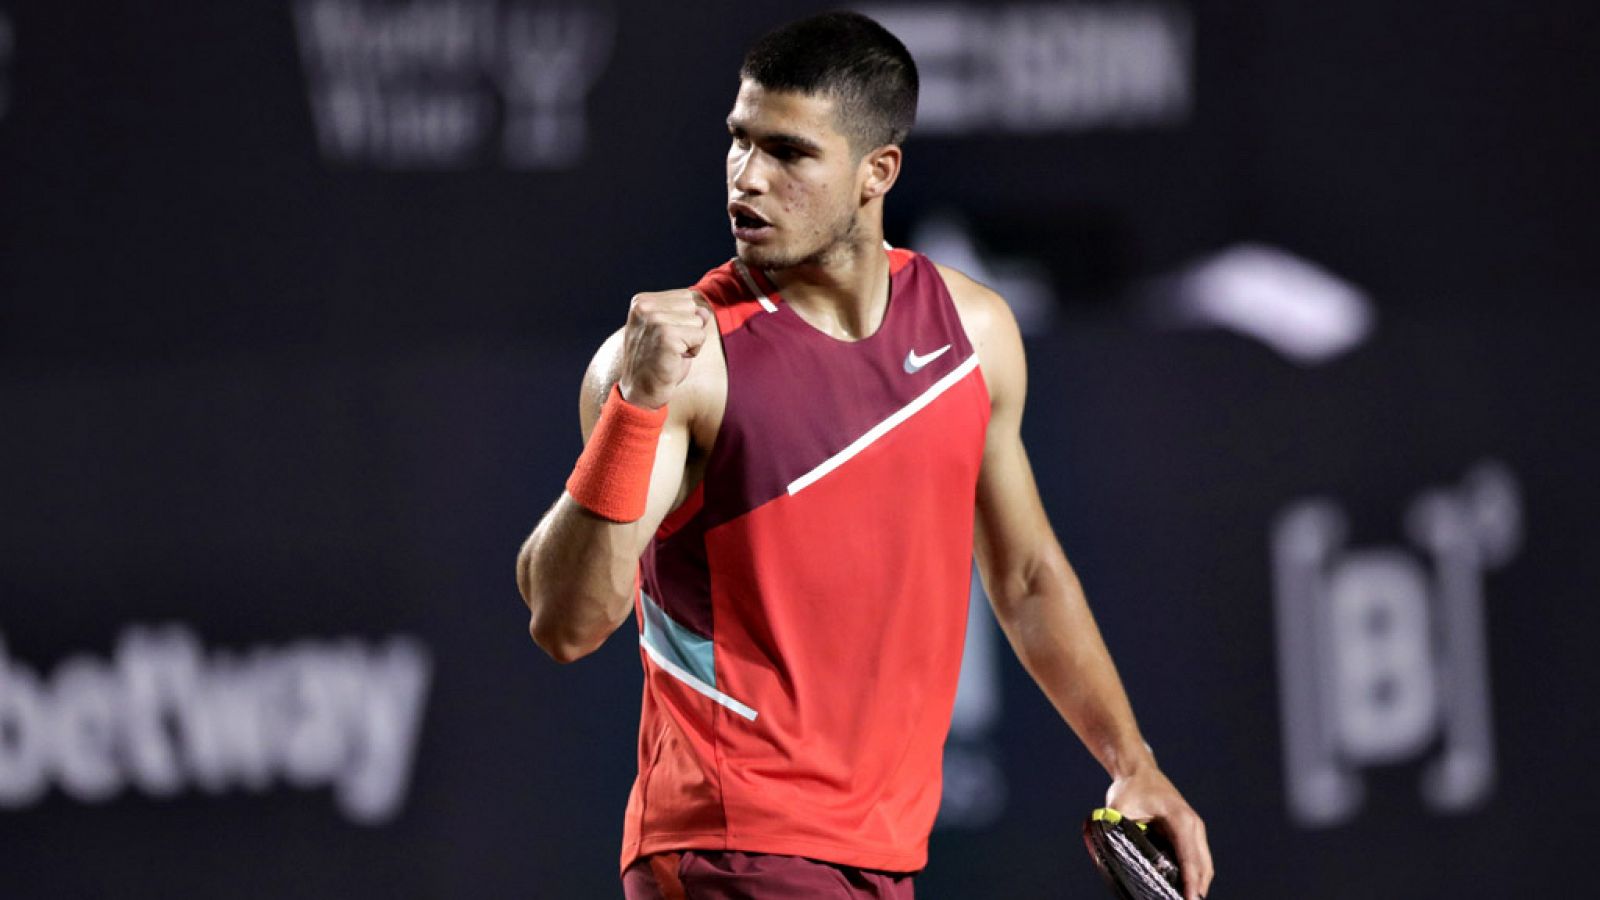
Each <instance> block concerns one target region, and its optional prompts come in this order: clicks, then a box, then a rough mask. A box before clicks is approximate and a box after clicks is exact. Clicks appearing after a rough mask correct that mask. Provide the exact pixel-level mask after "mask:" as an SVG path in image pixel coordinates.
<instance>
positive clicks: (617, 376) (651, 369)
mask: <svg viewBox="0 0 1600 900" xmlns="http://www.w3.org/2000/svg"><path fill="white" fill-rule="evenodd" d="M701 303H703V301H701V300H699V298H698V295H695V294H693V293H692V292H690V291H668V292H664V293H658V294H640V295H639V296H638V297H635V298H634V301H633V304H632V306H631V308H630V310H629V315H628V324H627V325H626V326H625V327H623V328H622V329H621V330H619V331H617V333H615V334H613V335H612V336H611V337H610V338H609V339H608V340H606V342H605V343H604V344H602V345H601V347H600V350H599V351H598V352H597V353H596V354H595V356H594V359H593V360H592V361H591V362H590V363H589V368H588V371H587V372H585V374H584V378H583V387H582V389H581V390H580V392H579V400H578V417H579V423H580V424H581V426H582V428H583V438H584V442H585V449H586V457H593V456H595V454H594V453H593V452H592V451H594V450H596V449H598V448H592V447H590V446H589V444H590V443H591V440H592V439H593V437H594V434H595V429H596V425H597V424H598V423H599V421H600V418H601V415H602V412H603V410H605V407H606V405H607V403H608V398H609V402H611V403H617V402H619V401H620V402H626V403H631V404H632V405H633V406H634V407H635V408H636V409H637V410H656V409H659V408H661V407H662V406H665V407H666V409H667V415H666V421H665V422H664V423H663V424H662V425H661V431H660V436H659V437H658V438H657V439H656V446H655V457H654V462H653V463H652V464H650V465H649V493H648V496H647V499H646V501H645V508H644V514H643V515H642V516H641V517H639V518H637V519H633V520H631V521H617V520H616V519H615V518H614V514H613V517H612V518H608V517H607V516H604V515H601V514H600V513H598V512H596V511H594V510H591V509H589V508H586V507H585V506H584V505H582V504H581V503H580V502H579V501H578V500H576V499H574V497H573V495H572V493H571V492H570V491H563V492H562V494H561V496H560V497H559V498H557V499H556V502H555V504H554V505H553V506H551V507H550V509H549V510H548V511H547V512H546V513H545V514H544V517H543V518H542V519H541V520H540V521H539V524H538V526H537V527H536V528H534V530H533V533H532V534H531V535H529V536H528V539H527V541H525V542H524V543H523V545H522V551H521V552H520V553H519V554H518V555H517V588H518V590H519V591H521V593H522V599H523V602H525V603H526V604H527V605H528V611H529V613H530V614H531V615H530V621H529V624H528V631H529V633H530V634H531V635H532V636H533V640H534V642H535V643H536V644H538V645H539V647H540V648H542V649H543V650H544V651H545V652H546V653H548V654H550V656H551V657H552V658H553V659H555V660H556V661H557V662H563V663H565V662H571V661H573V660H576V659H578V658H580V657H583V656H585V655H587V654H589V653H592V652H594V650H596V649H598V648H599V646H600V645H601V644H602V643H604V642H605V639H606V638H607V637H609V636H610V635H611V633H612V632H613V631H615V630H616V629H617V627H618V626H620V625H621V624H622V623H623V622H625V621H627V618H628V615H629V613H630V612H632V610H633V588H634V579H635V577H636V575H637V573H638V567H639V557H640V555H641V554H643V553H644V549H645V546H646V545H647V544H648V543H649V541H650V537H651V535H652V534H654V533H655V530H656V528H657V527H659V526H660V524H661V521H662V519H664V518H665V517H666V515H667V513H668V512H670V511H671V510H672V509H674V508H675V507H676V506H677V505H678V504H679V503H680V502H681V501H682V499H683V495H684V494H685V493H686V490H685V488H686V485H685V476H684V471H685V461H686V460H687V458H688V453H689V445H690V439H691V427H692V425H693V423H694V420H695V416H696V415H697V413H698V411H699V409H700V407H701V399H702V397H703V395H704V393H705V391H704V390H703V389H702V386H701V382H702V381H705V380H708V379H706V378H705V377H704V374H703V370H704V369H706V368H708V366H707V365H706V364H704V363H702V364H701V365H700V366H699V368H700V369H701V370H702V373H700V375H699V377H697V374H696V372H695V362H696V357H697V356H698V355H699V354H700V351H701V349H702V348H703V347H705V346H706V344H707V337H708V336H709V335H711V334H714V332H712V331H711V330H710V329H711V328H713V327H714V326H713V325H712V324H711V321H712V316H711V313H710V311H709V310H707V309H705V308H704V307H703V306H701V305H699V304H701ZM710 344H711V345H712V346H713V347H715V345H716V341H715V340H712V341H710ZM713 352H714V351H713ZM718 361H720V357H719V359H718ZM613 386H617V387H618V388H619V389H620V391H621V395H620V397H619V398H611V391H612V387H613ZM669 401H670V402H669ZM619 411H622V410H613V411H611V413H608V414H615V413H616V412H619ZM622 412H625V411H622ZM598 462H600V463H601V464H602V465H603V464H604V463H605V462H606V460H605V459H604V458H601V459H599V460H598ZM641 474H642V473H641ZM602 511H605V510H602Z"/></svg>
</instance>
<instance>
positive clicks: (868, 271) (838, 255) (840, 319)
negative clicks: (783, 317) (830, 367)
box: [767, 229, 889, 341]
mask: <svg viewBox="0 0 1600 900" xmlns="http://www.w3.org/2000/svg"><path fill="white" fill-rule="evenodd" d="M864 230H865V231H868V232H870V233H869V234H868V235H865V236H862V237H860V238H856V239H854V240H851V241H849V242H847V243H843V244H840V245H838V246H836V247H834V248H832V249H831V250H829V251H828V252H827V253H826V254H824V255H823V256H822V257H821V258H818V259H816V260H814V261H810V262H805V263H801V264H799V265H796V266H790V267H789V268H786V269H782V270H779V271H774V272H769V273H767V274H768V277H770V278H771V279H772V282H773V284H774V285H776V286H777V288H778V290H779V291H780V292H781V293H782V294H783V301H784V302H785V303H787V304H788V305H789V306H790V307H792V308H793V309H794V311H795V314H796V315H798V316H800V318H802V319H804V320H805V321H806V322H807V323H808V324H810V325H811V326H812V327H813V328H816V329H817V330H819V331H821V332H823V333H824V334H828V335H830V336H832V337H835V338H838V339H839V340H844V341H858V340H861V339H862V338H864V337H869V336H871V335H872V334H873V333H874V332H876V331H877V330H878V326H879V325H881V324H883V316H884V313H885V312H886V311H887V310H888V308H889V260H888V258H887V257H886V256H885V255H884V252H883V236H882V232H881V231H879V230H877V229H864Z"/></svg>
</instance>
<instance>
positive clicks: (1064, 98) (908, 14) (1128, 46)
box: [863, 3, 1195, 135]
mask: <svg viewBox="0 0 1600 900" xmlns="http://www.w3.org/2000/svg"><path fill="white" fill-rule="evenodd" d="M863 11H864V12H866V13H867V14H868V15H871V16H873V17H874V18H876V19H878V21H880V22H882V23H883V25H884V26H885V27H886V28H888V29H889V30H890V31H892V32H894V34H895V35H896V36H898V37H899V38H900V39H901V40H902V41H903V42H904V43H905V45H906V48H907V49H909V50H910V51H911V54H912V55H913V56H914V57H916V60H917V68H918V73H919V75H920V76H921V80H922V89H921V100H920V103H919V105H918V107H917V133H918V134H919V135H962V134H994V133H1005V132H1012V133H1018V134H1040V133H1047V132H1073V131H1087V130H1091V129H1102V128H1113V129H1128V128H1171V127H1174V126H1178V125H1182V124H1183V123H1184V122H1185V121H1187V120H1188V118H1189V116H1190V114H1191V111H1192V110H1193V108H1194V105H1195V84H1194V32H1195V29H1194V20H1193V17H1192V16H1191V14H1190V13H1189V10H1188V8H1187V7H1186V6H1182V5H1179V4H1175V3H1007V4H996V5H985V4H977V3H971V4H967V3H925V4H895V5H889V4H873V5H869V6H867V7H864V9H863Z"/></svg>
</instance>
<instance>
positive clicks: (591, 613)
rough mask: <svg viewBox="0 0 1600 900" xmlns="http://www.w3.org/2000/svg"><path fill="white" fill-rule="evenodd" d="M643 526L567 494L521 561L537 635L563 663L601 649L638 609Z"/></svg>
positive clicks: (524, 594) (519, 567) (520, 582)
mask: <svg viewBox="0 0 1600 900" xmlns="http://www.w3.org/2000/svg"><path fill="white" fill-rule="evenodd" d="M639 529H640V525H639V523H637V522H626V523H618V522H610V521H607V520H606V519H602V518H601V517H599V516H597V515H595V514H594V513H592V512H590V511H589V510H587V509H584V508H583V507H582V506H580V505H578V504H577V503H576V502H574V501H573V499H572V498H571V497H570V496H568V495H566V494H562V495H561V497H560V499H558V500H557V501H556V503H555V505H554V506H552V507H551V508H550V511H549V512H547V513H546V514H545V516H544V519H543V520H542V521H540V523H539V526H538V527H537V528H535V529H534V531H533V534H532V535H531V536H530V537H529V538H528V540H527V543H525V544H524V545H523V547H522V552H521V553H520V554H518V557H517V585H518V587H519V588H520V589H521V592H522V599H523V601H524V602H525V603H526V604H527V605H528V611H529V613H530V614H531V617H530V620H529V626H528V628H529V632H530V633H531V634H532V636H533V639H534V641H535V642H536V643H538V645H539V646H540V647H541V648H543V649H544V650H545V652H546V653H549V654H550V655H551V656H552V657H553V658H555V659H556V660H557V661H560V662H570V661H571V660H574V659H577V658H578V657H580V656H583V655H584V654H586V653H588V652H590V651H592V650H593V649H594V648H595V647H598V646H599V645H600V644H601V643H602V642H603V641H604V640H605V639H606V637H607V636H609V635H610V634H611V633H612V632H613V631H615V630H616V629H617V627H618V626H619V625H621V624H622V622H623V621H625V620H626V619H627V617H628V614H629V612H631V611H632V609H633V586H634V579H635V577H636V575H637V572H638V567H639V555H640V552H641V547H642V542H641V541H640V539H639Z"/></svg>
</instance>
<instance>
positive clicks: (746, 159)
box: [728, 144, 767, 195]
mask: <svg viewBox="0 0 1600 900" xmlns="http://www.w3.org/2000/svg"><path fill="white" fill-rule="evenodd" d="M759 156H761V154H760V153H758V152H756V148H755V147H754V146H750V147H742V148H741V147H740V146H739V145H738V144H734V145H733V147H731V148H730V149H729V150H728V186H729V187H731V188H733V189H734V190H736V191H738V192H739V193H741V194H751V195H754V194H764V193H766V191H767V177H766V173H765V172H763V171H762V166H761V163H760V162H759V161H758V159H757V157H759Z"/></svg>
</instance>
